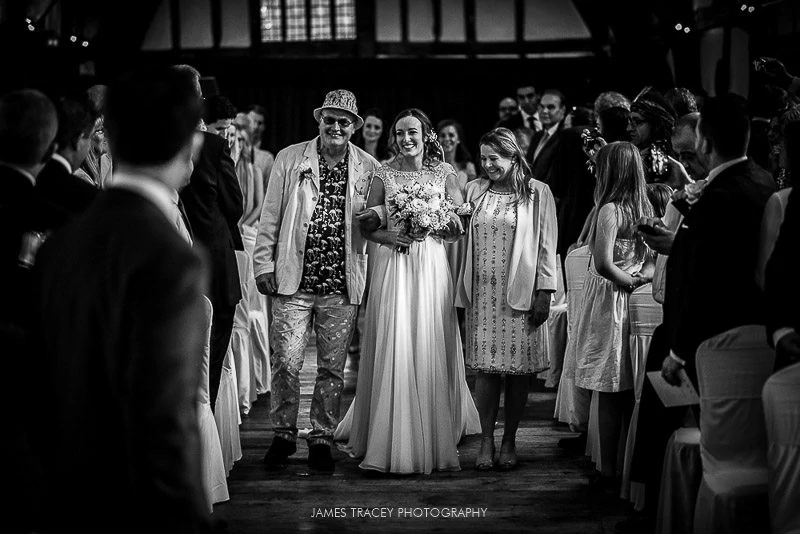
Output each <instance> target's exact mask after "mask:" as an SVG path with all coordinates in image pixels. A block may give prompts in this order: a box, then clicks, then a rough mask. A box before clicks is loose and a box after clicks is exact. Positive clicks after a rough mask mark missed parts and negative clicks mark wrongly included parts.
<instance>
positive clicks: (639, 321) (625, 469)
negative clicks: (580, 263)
mask: <svg viewBox="0 0 800 534" xmlns="http://www.w3.org/2000/svg"><path fill="white" fill-rule="evenodd" d="M628 316H629V317H630V322H631V334H630V343H631V366H632V367H633V387H634V390H633V391H634V395H635V397H636V404H634V406H633V415H632V416H631V423H630V426H629V427H628V440H627V443H626V446H625V459H624V461H623V466H622V491H621V497H622V498H623V499H630V501H631V502H632V503H633V504H634V508H636V509H637V510H641V509H642V508H643V507H644V485H643V484H641V483H638V482H636V483H634V484H633V485H631V462H632V460H633V448H634V446H635V444H636V443H635V441H636V426H637V423H638V421H639V401H640V400H641V398H642V387H643V386H644V380H645V366H646V365H647V351H648V350H649V349H650V339H651V338H652V337H653V331H654V330H655V329H656V327H657V326H658V325H660V324H661V322H662V320H663V316H664V313H663V310H662V308H661V304H659V303H658V302H656V300H655V299H654V298H653V286H652V284H645V285H643V286H641V287H639V288H637V289H636V290H635V291H634V292H633V293H632V294H631V296H630V299H629V300H628Z"/></svg>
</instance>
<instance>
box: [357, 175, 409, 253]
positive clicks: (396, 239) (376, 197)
mask: <svg viewBox="0 0 800 534" xmlns="http://www.w3.org/2000/svg"><path fill="white" fill-rule="evenodd" d="M385 203H386V190H385V189H384V187H383V180H381V179H380V178H378V177H377V176H376V177H374V178H373V179H372V187H371V189H370V192H369V198H367V209H369V208H372V207H375V206H383V205H384V204H385ZM361 234H362V235H363V236H364V237H365V238H367V239H369V240H370V241H373V242H375V243H379V244H381V245H387V246H390V247H398V246H402V247H409V246H411V243H413V242H414V240H413V239H411V238H410V237H409V236H407V235H405V234H401V233H400V232H398V231H397V230H388V229H387V228H383V227H381V228H378V229H377V230H371V229H366V228H364V227H362V228H361Z"/></svg>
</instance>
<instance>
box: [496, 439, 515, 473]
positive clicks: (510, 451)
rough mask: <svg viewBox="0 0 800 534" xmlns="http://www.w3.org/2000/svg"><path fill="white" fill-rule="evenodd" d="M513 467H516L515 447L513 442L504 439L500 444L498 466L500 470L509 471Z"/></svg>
mask: <svg viewBox="0 0 800 534" xmlns="http://www.w3.org/2000/svg"><path fill="white" fill-rule="evenodd" d="M515 467H517V447H516V445H515V444H514V443H510V442H507V441H504V442H503V444H502V445H501V446H500V460H499V462H498V468H499V469H500V470H501V471H511V470H512V469H514V468H515Z"/></svg>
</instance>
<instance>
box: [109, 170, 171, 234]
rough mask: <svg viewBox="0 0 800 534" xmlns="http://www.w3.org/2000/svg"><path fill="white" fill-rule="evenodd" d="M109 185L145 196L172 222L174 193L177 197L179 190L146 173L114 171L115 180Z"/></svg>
mask: <svg viewBox="0 0 800 534" xmlns="http://www.w3.org/2000/svg"><path fill="white" fill-rule="evenodd" d="M109 187H110V188H112V189H125V190H127V191H132V192H134V193H137V194H138V195H140V196H143V197H144V198H146V199H147V200H149V201H150V202H152V203H153V204H155V205H156V207H157V208H158V209H159V210H161V212H162V213H164V216H165V217H166V218H167V220H168V221H170V222H171V221H172V220H173V216H172V215H173V206H174V205H175V204H174V202H173V201H172V195H173V194H175V195H176V197H177V192H176V191H175V190H174V189H172V188H171V187H168V186H167V185H164V184H163V183H162V182H159V181H158V180H156V179H155V178H151V177H150V176H147V175H144V174H128V173H125V172H117V173H114V181H113V182H112V183H111V185H110V186H109ZM176 201H177V198H176Z"/></svg>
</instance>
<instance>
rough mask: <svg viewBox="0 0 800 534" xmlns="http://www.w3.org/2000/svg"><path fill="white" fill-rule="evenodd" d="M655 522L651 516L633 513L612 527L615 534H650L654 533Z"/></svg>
mask: <svg viewBox="0 0 800 534" xmlns="http://www.w3.org/2000/svg"><path fill="white" fill-rule="evenodd" d="M655 528H656V522H655V520H654V519H653V517H652V516H649V515H645V514H642V513H640V512H639V513H634V514H632V515H631V516H630V517H628V518H626V519H623V520H622V521H620V522H619V523H617V524H616V525H614V532H615V534H650V533H652V532H655Z"/></svg>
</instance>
